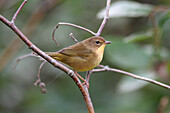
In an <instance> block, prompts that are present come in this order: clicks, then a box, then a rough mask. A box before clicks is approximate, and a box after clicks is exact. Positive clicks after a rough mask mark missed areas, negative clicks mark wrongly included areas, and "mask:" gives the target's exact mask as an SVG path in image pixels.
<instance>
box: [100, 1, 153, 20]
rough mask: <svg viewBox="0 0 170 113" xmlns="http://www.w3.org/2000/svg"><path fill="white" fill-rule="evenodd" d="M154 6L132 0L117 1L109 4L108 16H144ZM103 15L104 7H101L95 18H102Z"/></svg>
mask: <svg viewBox="0 0 170 113" xmlns="http://www.w3.org/2000/svg"><path fill="white" fill-rule="evenodd" d="M153 8H154V6H152V5H149V4H141V3H138V2H134V1H117V2H114V3H112V4H111V6H110V11H109V17H111V18H120V17H146V16H148V15H149V14H150V13H151V11H152V9H153ZM104 15H105V9H102V10H101V11H100V12H99V13H98V14H97V18H103V17H104Z"/></svg>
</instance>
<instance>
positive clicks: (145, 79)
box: [92, 65, 170, 89]
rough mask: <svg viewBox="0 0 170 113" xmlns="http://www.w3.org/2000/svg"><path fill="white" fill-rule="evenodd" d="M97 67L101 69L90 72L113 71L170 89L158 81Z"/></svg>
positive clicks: (106, 67) (105, 67)
mask: <svg viewBox="0 0 170 113" xmlns="http://www.w3.org/2000/svg"><path fill="white" fill-rule="evenodd" d="M99 67H102V69H93V70H92V72H101V71H113V72H117V73H122V74H125V75H128V76H131V77H133V78H135V79H139V80H143V81H147V82H150V83H153V84H156V85H159V86H161V87H164V88H167V89H170V86H169V85H166V84H163V83H161V82H158V81H156V80H153V79H150V78H145V77H141V76H138V75H135V74H132V73H129V72H126V71H123V70H119V69H114V68H110V67H108V66H103V65H99Z"/></svg>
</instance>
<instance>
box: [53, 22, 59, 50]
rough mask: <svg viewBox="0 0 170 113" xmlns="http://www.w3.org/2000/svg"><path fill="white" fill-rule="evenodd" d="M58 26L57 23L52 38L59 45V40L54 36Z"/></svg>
mask: <svg viewBox="0 0 170 113" xmlns="http://www.w3.org/2000/svg"><path fill="white" fill-rule="evenodd" d="M57 28H58V26H57V25H56V26H55V28H54V30H53V33H52V39H53V40H54V42H55V43H56V45H57V46H58V47H59V44H58V42H57V40H56V39H55V37H54V35H55V31H56V29H57Z"/></svg>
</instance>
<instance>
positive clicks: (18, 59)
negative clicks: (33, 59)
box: [12, 53, 35, 69]
mask: <svg viewBox="0 0 170 113" xmlns="http://www.w3.org/2000/svg"><path fill="white" fill-rule="evenodd" d="M30 56H35V55H34V54H32V53H29V54H26V55H23V56H20V57H19V58H17V60H16V63H15V64H14V66H13V67H12V69H15V68H16V66H17V65H18V63H19V62H20V61H21V60H22V59H24V58H27V57H30Z"/></svg>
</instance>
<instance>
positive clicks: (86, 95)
mask: <svg viewBox="0 0 170 113" xmlns="http://www.w3.org/2000/svg"><path fill="white" fill-rule="evenodd" d="M25 3H26V2H25V1H24V2H23V4H22V5H21V6H20V7H19V9H18V10H17V12H16V13H15V15H14V17H13V21H11V22H10V21H9V20H7V19H6V18H5V17H3V16H2V15H0V21H1V22H3V23H4V24H6V25H7V26H8V27H9V28H11V29H12V30H13V31H14V32H15V33H16V34H17V35H18V36H19V37H20V39H22V40H23V42H24V43H25V44H27V46H28V47H29V48H30V49H32V50H33V51H34V52H35V53H37V54H38V55H40V56H41V57H42V58H44V59H45V60H46V61H48V62H49V63H50V64H52V65H53V66H54V67H56V68H59V69H61V70H62V71H64V72H65V73H67V74H68V75H69V76H70V77H71V78H72V79H73V80H74V82H75V83H76V85H77V86H78V87H79V89H80V91H81V93H82V95H83V98H84V100H85V102H86V105H87V109H88V111H89V113H94V108H93V105H92V102H91V98H90V96H89V93H88V91H86V89H85V88H84V86H83V85H82V83H81V81H80V80H79V78H78V77H77V76H76V75H75V73H74V72H73V71H72V70H70V69H69V68H67V67H65V66H64V65H62V64H60V63H58V62H57V61H56V60H54V59H53V58H51V57H50V56H48V55H47V54H45V53H44V52H43V51H42V50H40V49H39V48H38V47H36V46H35V45H34V44H33V43H32V42H31V41H30V40H28V38H27V37H26V36H25V35H24V34H23V33H22V32H21V31H20V30H19V29H18V28H17V27H16V26H15V24H14V20H15V18H16V16H17V15H18V13H19V12H20V10H21V8H22V7H23V6H24V4H25Z"/></svg>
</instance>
